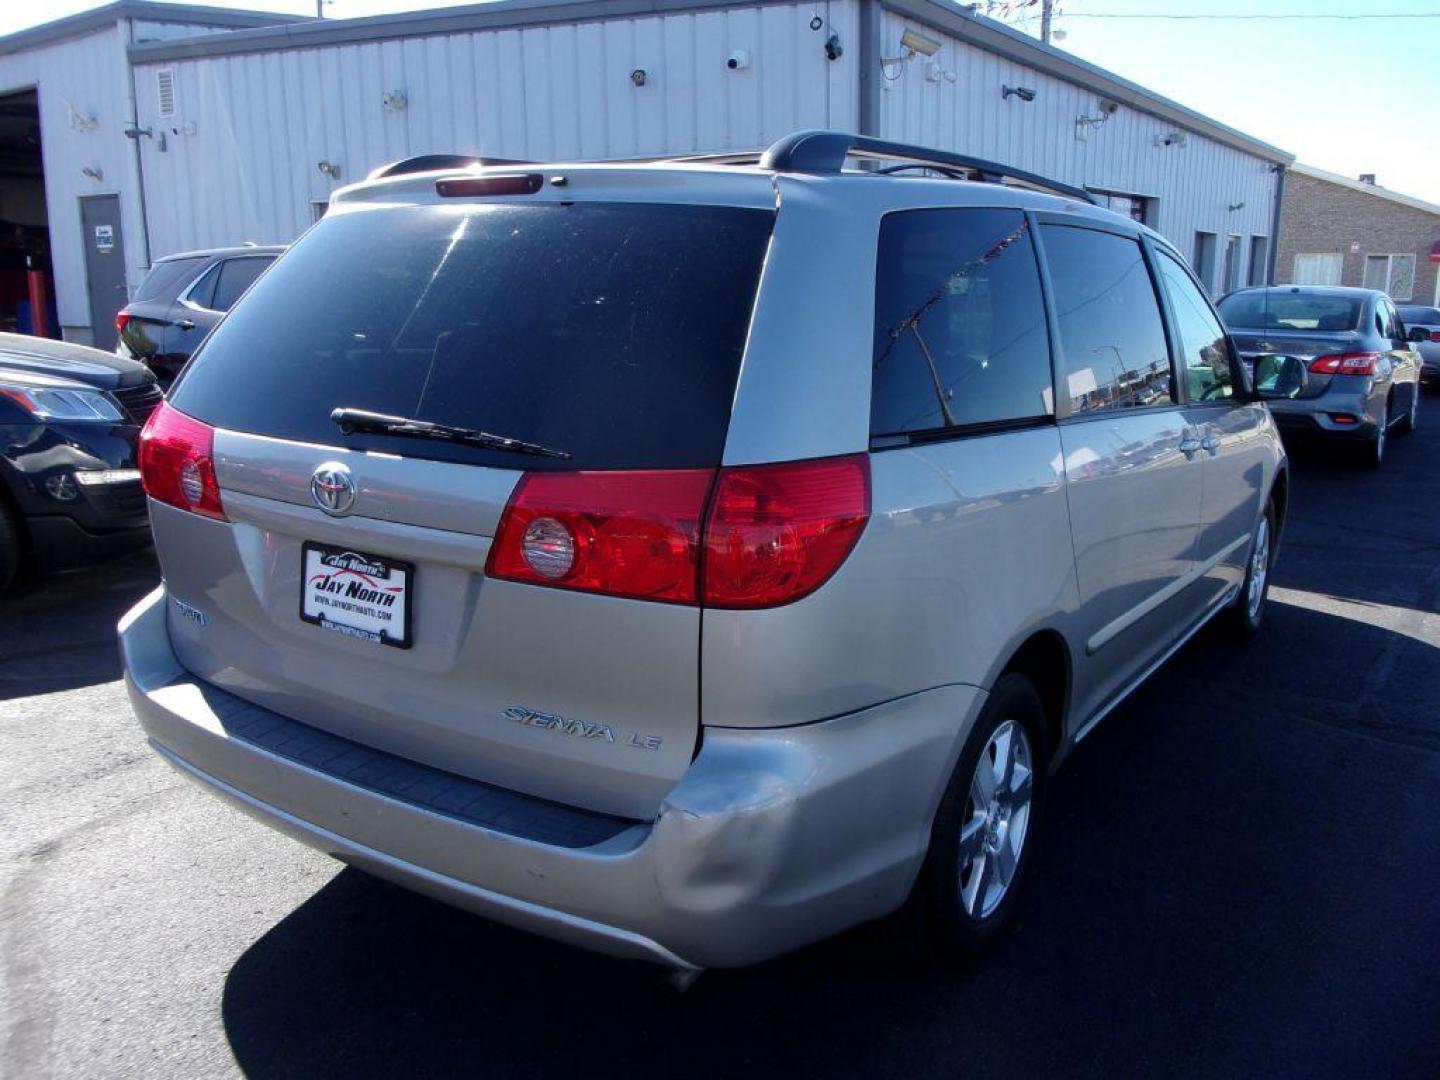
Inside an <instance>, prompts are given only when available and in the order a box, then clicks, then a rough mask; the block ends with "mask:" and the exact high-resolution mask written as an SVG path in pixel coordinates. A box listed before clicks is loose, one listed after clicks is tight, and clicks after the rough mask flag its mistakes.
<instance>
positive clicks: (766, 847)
mask: <svg viewBox="0 0 1440 1080" xmlns="http://www.w3.org/2000/svg"><path fill="white" fill-rule="evenodd" d="M862 166H863V167H862ZM1046 188H1048V189H1049V190H1048V191H1046V190H1040V189H1046ZM1283 362H1284V361H1282V360H1278V359H1277V360H1275V363H1277V364H1278V363H1283ZM1271 374H1272V377H1270V378H1269V383H1270V384H1279V383H1283V382H1284V380H1283V379H1277V378H1274V377H1273V373H1271ZM1250 380H1251V374H1250V372H1248V371H1247V370H1245V369H1244V368H1243V367H1242V366H1241V365H1240V364H1239V362H1238V358H1237V355H1236V353H1235V351H1234V348H1233V346H1232V344H1231V343H1230V341H1229V339H1228V337H1227V336H1226V334H1225V332H1224V330H1223V329H1222V327H1221V324H1220V322H1219V320H1218V319H1217V318H1216V315H1215V312H1214V310H1213V308H1212V307H1211V305H1210V303H1209V301H1208V300H1207V299H1206V298H1205V294H1204V292H1203V290H1202V289H1201V288H1200V287H1199V286H1198V284H1197V283H1196V281H1195V279H1194V277H1193V276H1192V275H1191V273H1190V271H1189V270H1188V269H1187V268H1186V266H1185V264H1184V262H1183V260H1182V259H1181V258H1180V257H1179V256H1178V255H1176V253H1175V251H1174V249H1173V248H1172V247H1171V246H1170V245H1169V244H1168V243H1167V242H1166V241H1164V240H1163V239H1161V238H1160V237H1159V236H1158V235H1157V234H1155V233H1153V232H1150V231H1149V230H1147V229H1145V228H1143V227H1142V226H1139V225H1137V224H1136V223H1134V222H1132V221H1130V220H1129V219H1127V218H1124V217H1121V216H1118V215H1116V214H1113V213H1111V212H1109V211H1107V210H1102V209H1099V208H1097V207H1096V206H1094V205H1092V203H1091V202H1090V201H1089V197H1088V196H1087V195H1086V193H1085V192H1083V191H1080V190H1078V189H1073V188H1068V187H1065V186H1063V185H1059V184H1052V183H1049V182H1047V181H1045V180H1043V179H1042V178H1039V177H1035V176H1031V175H1028V174H1024V173H1019V172H1016V171H1014V170H1006V169H1004V168H1002V167H1001V166H999V165H996V164H993V163H989V162H976V161H973V160H971V159H967V158H963V157H958V156H955V155H950V154H943V153H938V152H933V151H926V150H922V149H918V148H915V147H904V146H897V145H893V144H888V143H881V142H878V141H875V140H871V139H866V138H860V137H856V136H851V135H844V134H841V133H838V132H803V133H800V134H797V135H793V136H790V137H788V138H787V139H784V140H782V141H781V142H779V143H777V144H776V145H775V146H772V147H771V148H770V149H769V150H768V151H767V152H766V153H765V154H764V155H763V156H760V155H756V156H752V157H750V158H749V159H742V158H737V157H736V156H733V155H732V156H730V157H728V158H725V159H723V160H715V161H705V160H693V159H692V160H687V161H683V162H655V163H628V164H627V163H615V164H594V163H591V164H565V165H544V166H534V167H529V166H514V165H511V166H508V167H486V166H484V165H483V164H480V163H476V164H475V165H473V166H470V167H454V168H450V169H448V170H442V171H414V170H412V169H408V168H406V167H405V166H404V165H403V164H402V165H399V166H396V167H392V168H391V169H389V170H385V171H384V175H381V176H379V177H377V178H375V179H373V180H371V181H369V182H366V183H363V184H359V185H356V186H354V187H351V188H349V189H346V190H345V191H343V192H342V193H340V194H339V195H338V196H337V197H336V199H335V200H334V202H333V203H332V204H331V209H330V212H329V213H328V214H327V215H326V217H325V219H324V220H323V221H322V222H321V223H320V224H318V225H317V226H315V227H314V228H313V229H312V230H311V231H310V232H309V233H307V234H306V235H305V236H304V237H303V238H302V239H301V240H300V241H299V242H298V243H297V244H296V245H295V246H294V247H293V248H291V249H290V251H289V252H288V253H287V254H285V255H284V256H283V257H282V258H281V259H280V260H279V261H278V262H276V263H275V265H274V266H273V267H272V268H271V269H270V270H269V271H268V272H267V273H266V274H265V275H264V276H263V277H261V278H260V280H259V281H258V282H257V283H256V284H255V285H254V286H253V288H252V289H251V290H250V292H249V293H247V294H246V296H245V297H244V298H243V300H242V301H241V302H240V303H239V304H238V305H236V307H235V308H234V309H233V310H232V311H231V312H230V313H229V315H228V316H227V317H226V318H225V320H224V321H223V322H222V323H221V324H220V326H219V327H218V328H217V329H216V330H215V331H214V333H213V334H212V335H211V336H210V337H209V339H208V340H207V342H206V343H205V345H204V346H203V347H202V349H201V350H200V351H199V352H198V353H197V354H196V356H195V359H194V360H193V361H192V363H191V364H190V365H189V367H188V368H187V369H186V371H185V373H184V374H183V375H182V376H181V378H180V379H179V381H178V382H177V383H176V385H175V387H174V389H173V391H172V393H171V395H170V398H169V400H168V402H167V403H166V405H165V406H164V407H163V408H162V409H161V410H160V411H159V412H158V413H157V414H156V415H155V417H154V418H153V419H152V421H151V422H150V424H149V425H148V426H147V428H146V431H145V435H144V444H143V450H142V468H143V472H144V481H145V486H146V489H147V491H148V493H149V496H150V501H151V502H150V505H151V517H152V522H153V527H154V534H155V540H156V546H157V549H158V551H159V557H160V562H161V566H162V570H163V577H164V583H163V585H162V586H161V587H160V588H159V589H157V590H156V591H155V592H154V593H153V594H152V595H151V596H149V597H148V598H146V599H145V600H144V601H143V602H142V603H141V604H139V605H138V606H137V607H136V608H135V609H134V610H133V611H131V612H130V613H129V614H128V615H127V616H126V617H125V619H124V620H123V622H122V624H121V627H120V637H121V645H122V649H123V652H124V659H125V668H126V678H127V681H128V685H129V690H130V694H131V697H132V700H133V702H134V706H135V709H136V712H137V713H138V714H139V717H140V721H141V723H142V724H143V726H144V729H145V732H146V734H147V736H148V738H149V741H150V743H151V745H152V746H153V747H154V749H155V750H156V751H157V752H158V753H159V754H160V755H161V756H162V757H164V758H165V759H166V760H167V761H168V762H170V764H172V765H173V766H175V767H176V768H177V769H179V770H180V771H181V772H182V773H184V774H186V775H187V776H189V777H191V778H193V779H194V780H196V781H198V782H199V783H200V784H201V785H202V786H204V787H206V788H208V789H209V790H211V791H212V792H214V793H216V794H218V795H220V796H222V797H223V798H225V799H227V800H229V801H230V802H232V803H233V804H235V805H236V806H238V807H239V808H240V809H242V810H244V811H246V812H248V813H250V814H252V815H254V816H256V817H258V818H259V819H261V820H263V821H265V822H267V823H269V824H271V825H273V826H274V827H276V828H277V829H279V830H281V831H282V832H285V833H287V834H288V835H290V836H292V837H294V838H296V839H298V840H301V841H303V842H305V843H307V844H310V845H313V846H314V847H316V848H318V849H320V850H321V851H324V852H328V853H329V854H331V855H333V856H335V857H336V858H338V859H341V860H344V861H345V862H347V863H350V864H352V865H354V866H357V867H360V868H362V869H364V870H366V871H369V872H371V873H373V874H377V875H379V876H381V877H384V878H388V879H391V880H393V881H397V882H400V883H403V884H405V885H407V886H409V887H411V888H414V889H417V890H419V891H421V892H424V893H427V894H429V895H431V896H435V897H438V898H441V899H443V900H446V901H449V902H451V903H454V904H458V905H461V906H463V907H466V908H469V909H472V910H474V911H476V912H480V913H482V914H484V915H487V916H489V917H492V918H495V919H497V920H500V921H503V922H506V923H510V924H512V925H514V926H518V927H523V928H526V929H528V930H532V931H535V932H538V933H542V934H546V935H549V936H551V937H554V938H559V939H562V940H565V941H569V942H573V943H576V944H579V945H585V946H588V947H591V948H595V949H599V950H603V951H605V952H609V953H612V954H617V955H622V956H629V957H643V958H648V959H650V960H654V961H658V962H661V963H663V964H667V965H671V966H673V967H676V968H681V969H694V968H704V967H722V966H734V965H743V964H749V963H753V962H755V961H759V960H762V959H765V958H767V957H771V956H774V955H776V954H779V953H782V952H784V951H786V950H790V949H793V948H796V947H798V946H800V945H803V944H805V943H807V942H812V941H815V940H817V939H820V938H823V937H825V936H827V935H830V934H834V933H836V932H837V931H840V930H843V929H845V928H847V927H851V926H854V925H857V924H860V923H864V922H868V921H871V920H884V925H885V926H886V927H887V928H888V930H889V933H887V934H885V935H884V938H883V940H885V941H888V942H891V943H893V945H894V946H895V947H896V948H897V949H902V950H903V951H904V952H905V953H906V954H908V955H911V956H915V957H919V958H922V959H926V960H930V961H941V962H944V961H951V960H955V959H958V958H961V957H963V956H965V955H966V954H968V953H971V952H974V951H975V950H977V949H979V948H981V947H983V946H984V945H985V944H987V943H988V942H989V941H990V940H992V939H993V938H994V936H995V935H996V933H997V932H998V931H999V930H1000V929H1001V928H1002V927H1003V926H1004V925H1005V923H1006V920H1007V918H1008V917H1009V916H1010V915H1011V913H1012V912H1013V910H1014V908H1015V904H1016V898H1017V895H1018V893H1019V888H1020V885H1021V883H1022V881H1023V879H1024V877H1025V875H1026V870H1027V867H1028V866H1029V864H1030V862H1031V860H1032V857H1033V852H1034V849H1035V838H1036V836H1037V833H1038V830H1039V827H1040V813H1041V810H1042V809H1043V803H1044V794H1045V787H1046V778H1047V776H1048V775H1050V774H1051V772H1052V771H1053V770H1054V768H1055V767H1056V765H1057V764H1058V763H1059V762H1060V761H1061V760H1062V758H1063V757H1064V756H1065V754H1066V753H1067V752H1068V751H1069V750H1070V749H1071V748H1072V747H1073V746H1074V745H1075V743H1076V742H1077V741H1078V740H1079V739H1081V738H1083V737H1084V735H1085V734H1086V732H1088V731H1089V730H1090V729H1091V728H1092V727H1093V726H1094V725H1095V724H1096V723H1097V722H1099V720H1100V719H1101V718H1102V717H1103V716H1104V715H1105V714H1106V713H1107V712H1109V711H1110V710H1111V709H1113V708H1114V707H1115V706H1116V704H1117V703H1119V702H1120V701H1121V700H1122V699H1123V698H1124V697H1125V696H1126V695H1127V694H1128V693H1129V692H1130V691H1131V690H1132V689H1134V688H1135V686H1136V685H1137V684H1138V683H1139V682H1140V681H1141V680H1143V679H1144V678H1145V677H1146V676H1147V675H1148V674H1149V673H1150V672H1152V671H1153V670H1155V668H1156V667H1157V666H1158V665H1159V664H1160V663H1162V662H1163V661H1164V660H1165V659H1166V657H1167V656H1169V655H1170V654H1171V653H1172V652H1174V651H1175V650H1176V649H1178V648H1179V647H1180V646H1181V645H1183V644H1184V643H1185V641H1186V640H1187V639H1188V638H1189V637H1190V636H1191V635H1192V634H1194V633H1195V632H1196V631H1197V630H1198V629H1199V628H1200V627H1201V626H1203V625H1204V624H1205V623H1206V622H1207V621H1209V620H1211V619H1212V618H1217V617H1218V618H1221V619H1223V620H1224V621H1226V622H1227V623H1229V624H1230V626H1231V627H1233V628H1234V629H1235V630H1236V631H1237V632H1239V633H1242V634H1243V633H1248V632H1253V631H1254V630H1255V629H1256V628H1257V627H1258V626H1259V624H1260V621H1261V618H1262V616H1263V614H1264V609H1265V597H1266V585H1267V580H1268V571H1269V568H1270V565H1271V562H1272V560H1273V558H1274V554H1275V550H1276V544H1277V541H1278V539H1279V533H1280V529H1281V526H1282V524H1283V521H1284V517H1285V505H1286V492H1287V475H1288V474H1287V469H1286V460H1285V455H1284V451H1283V450H1282V448H1281V444H1280V440H1279V439H1278V437H1277V435H1276V430H1275V427H1274V425H1273V423H1272V422H1271V419H1270V416H1269V413H1268V411H1267V409H1266V407H1265V405H1264V404H1263V402H1261V401H1260V400H1259V398H1258V395H1257V393H1256V391H1255V390H1253V389H1252V384H1251V381H1250ZM1257 381H1258V378H1257Z"/></svg>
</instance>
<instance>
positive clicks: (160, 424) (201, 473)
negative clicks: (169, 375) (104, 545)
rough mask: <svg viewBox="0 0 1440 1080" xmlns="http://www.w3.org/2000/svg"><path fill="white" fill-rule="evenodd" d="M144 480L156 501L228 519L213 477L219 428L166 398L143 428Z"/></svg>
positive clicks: (141, 446) (141, 464)
mask: <svg viewBox="0 0 1440 1080" xmlns="http://www.w3.org/2000/svg"><path fill="white" fill-rule="evenodd" d="M139 456H140V479H141V481H142V482H143V484H144V486H145V494H147V495H149V496H150V497H151V498H152V499H154V500H155V501H156V502H162V503H165V504H166V505H168V506H174V507H177V508H178V509H180V510H188V511H190V512H191V513H192V514H201V515H203V516H205V517H208V518H214V519H215V520H217V521H228V520H229V519H228V518H227V517H226V516H225V507H224V506H223V505H222V504H221V501H220V484H219V482H218V481H217V480H216V479H215V429H214V428H212V427H211V426H210V425H209V424H205V423H202V422H201V421H199V420H196V419H195V418H194V417H191V416H186V415H185V414H184V413H182V412H180V411H179V410H178V409H176V408H175V407H174V406H172V405H171V404H170V403H169V402H168V401H162V402H161V403H160V407H159V408H158V409H156V410H155V411H154V412H153V413H151V414H150V419H149V420H148V421H146V423H145V427H144V430H142V431H141V432H140V455H139Z"/></svg>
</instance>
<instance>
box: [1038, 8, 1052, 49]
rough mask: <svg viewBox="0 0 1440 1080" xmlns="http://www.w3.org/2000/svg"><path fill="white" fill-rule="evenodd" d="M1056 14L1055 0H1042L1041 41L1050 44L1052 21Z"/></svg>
mask: <svg viewBox="0 0 1440 1080" xmlns="http://www.w3.org/2000/svg"><path fill="white" fill-rule="evenodd" d="M1054 14H1055V0H1040V41H1041V43H1042V44H1045V45H1049V44H1050V22H1051V17H1052V16H1053V15H1054Z"/></svg>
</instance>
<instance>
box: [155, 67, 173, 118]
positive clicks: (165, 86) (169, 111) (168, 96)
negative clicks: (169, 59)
mask: <svg viewBox="0 0 1440 1080" xmlns="http://www.w3.org/2000/svg"><path fill="white" fill-rule="evenodd" d="M155 98H156V100H157V101H159V103H160V115H161V117H163V118H166V119H168V118H169V117H172V116H174V115H175V69H174V68H161V69H160V70H159V71H157V72H155Z"/></svg>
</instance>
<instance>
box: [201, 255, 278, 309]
mask: <svg viewBox="0 0 1440 1080" xmlns="http://www.w3.org/2000/svg"><path fill="white" fill-rule="evenodd" d="M272 261H273V260H271V259H262V258H258V257H248V258H243V259H226V260H225V261H224V262H223V263H221V264H220V279H219V281H217V282H216V283H215V296H214V297H213V298H212V299H211V301H210V306H211V307H212V308H213V309H214V310H216V311H229V310H230V306H231V305H232V304H234V303H235V301H236V300H239V299H240V294H241V293H243V292H244V291H245V290H246V289H248V288H249V287H250V285H251V283H252V282H254V280H255V279H256V278H257V277H259V276H260V274H261V272H262V271H264V269H265V268H266V267H267V266H269V265H270V263H271V262H272Z"/></svg>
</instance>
